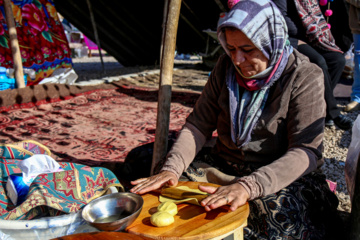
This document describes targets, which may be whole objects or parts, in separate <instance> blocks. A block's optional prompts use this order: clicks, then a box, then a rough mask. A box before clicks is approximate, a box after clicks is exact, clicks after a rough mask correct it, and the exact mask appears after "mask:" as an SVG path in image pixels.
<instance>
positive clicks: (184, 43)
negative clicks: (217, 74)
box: [54, 0, 227, 66]
mask: <svg viewBox="0 0 360 240" xmlns="http://www.w3.org/2000/svg"><path fill="white" fill-rule="evenodd" d="M54 2H55V7H56V9H57V11H58V12H59V13H60V14H61V15H63V16H64V17H65V18H66V19H67V20H68V21H69V22H71V23H72V24H73V25H74V26H75V27H76V28H78V29H79V30H80V31H81V32H82V33H84V34H85V35H86V36H87V37H89V38H90V39H91V40H93V41H94V42H95V36H94V30H93V27H92V23H91V18H90V12H89V8H88V5H87V1H86V0H76V1H73V0H55V1H54ZM91 6H92V10H93V14H94V18H95V22H96V24H97V31H98V35H99V39H100V44H101V48H103V49H104V50H106V51H107V52H108V53H109V54H111V55H112V56H114V57H115V58H116V59H117V60H118V61H119V62H120V63H121V64H123V65H124V66H135V65H152V64H156V63H159V58H160V57H159V56H160V46H161V36H162V23H163V11H164V1H163V0H157V1H119V0H115V1H111V0H97V1H91ZM222 9H223V10H227V1H226V0H195V1H193V0H186V1H185V0H183V1H182V5H181V12H180V19H179V26H178V34H177V50H178V52H180V53H199V52H205V48H206V43H207V39H208V35H207V34H206V33H204V32H203V30H206V29H209V28H210V29H216V24H217V20H218V17H219V14H220V13H221V12H222Z"/></svg>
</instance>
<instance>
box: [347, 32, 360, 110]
mask: <svg viewBox="0 0 360 240" xmlns="http://www.w3.org/2000/svg"><path fill="white" fill-rule="evenodd" d="M353 38H354V76H353V79H354V82H353V84H352V92H351V101H352V102H351V103H349V104H348V105H347V106H346V107H345V109H344V110H345V111H346V112H351V111H355V110H359V109H360V104H359V103H360V34H353Z"/></svg>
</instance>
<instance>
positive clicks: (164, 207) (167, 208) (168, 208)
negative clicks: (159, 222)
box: [157, 202, 178, 216]
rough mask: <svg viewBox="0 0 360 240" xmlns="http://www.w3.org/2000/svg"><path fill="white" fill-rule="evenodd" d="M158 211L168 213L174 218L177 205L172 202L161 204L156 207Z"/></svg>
mask: <svg viewBox="0 0 360 240" xmlns="http://www.w3.org/2000/svg"><path fill="white" fill-rule="evenodd" d="M157 210H158V211H162V212H168V213H170V214H171V215H173V216H175V215H176V214H177V213H178V209H177V205H176V204H175V203H173V202H163V203H161V204H160V205H159V206H158V207H157Z"/></svg>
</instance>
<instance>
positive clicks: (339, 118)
mask: <svg viewBox="0 0 360 240" xmlns="http://www.w3.org/2000/svg"><path fill="white" fill-rule="evenodd" d="M298 51H299V52H301V53H302V54H304V55H306V56H307V57H308V58H309V60H310V62H312V63H315V64H316V65H318V66H319V67H320V68H321V69H322V70H323V73H324V87H325V94H324V97H325V102H326V121H325V124H326V126H332V125H334V123H335V124H336V126H338V127H339V128H340V129H343V130H349V129H350V128H351V127H352V120H351V119H350V118H347V117H346V116H344V115H342V114H341V113H340V109H339V108H338V107H337V102H336V99H335V96H334V93H333V90H334V88H335V86H336V84H337V83H338V81H339V79H340V76H341V73H342V71H343V68H344V65H345V58H344V57H343V56H342V54H341V53H337V52H329V53H328V52H326V53H325V54H324V53H319V52H318V51H317V50H315V49H314V48H312V47H311V46H309V45H308V44H301V45H299V46H298ZM337 61H338V63H337ZM328 64H329V65H328Z"/></svg>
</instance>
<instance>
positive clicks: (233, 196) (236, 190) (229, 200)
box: [199, 183, 249, 211]
mask: <svg viewBox="0 0 360 240" xmlns="http://www.w3.org/2000/svg"><path fill="white" fill-rule="evenodd" d="M199 189H200V190H201V191H203V192H207V193H210V194H211V195H210V196H208V197H207V198H205V199H204V200H202V201H201V206H203V207H204V208H205V210H206V211H211V210H212V209H215V208H218V207H221V206H224V205H227V204H231V207H230V210H231V211H235V210H236V209H237V208H238V207H240V206H242V205H244V204H245V203H246V202H247V201H248V199H249V193H248V192H247V191H246V189H245V188H244V187H243V186H242V185H241V184H240V183H233V184H231V185H228V186H222V187H219V188H216V187H212V186H201V185H199Z"/></svg>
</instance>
